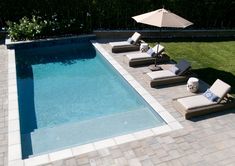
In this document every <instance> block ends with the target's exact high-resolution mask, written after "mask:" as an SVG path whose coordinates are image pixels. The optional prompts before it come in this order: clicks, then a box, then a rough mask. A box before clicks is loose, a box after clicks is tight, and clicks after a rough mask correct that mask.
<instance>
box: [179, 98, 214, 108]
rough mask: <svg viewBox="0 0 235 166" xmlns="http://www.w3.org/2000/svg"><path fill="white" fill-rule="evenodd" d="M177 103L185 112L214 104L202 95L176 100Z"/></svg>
mask: <svg viewBox="0 0 235 166" xmlns="http://www.w3.org/2000/svg"><path fill="white" fill-rule="evenodd" d="M177 101H178V102H179V103H180V104H181V105H182V106H183V107H184V108H185V109H187V110H189V109H193V108H199V107H203V106H209V105H213V104H216V102H212V101H210V100H209V99H207V98H206V97H205V96H203V95H196V96H190V97H184V98H180V99H177Z"/></svg>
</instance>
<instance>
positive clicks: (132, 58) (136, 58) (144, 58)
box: [125, 44, 170, 67]
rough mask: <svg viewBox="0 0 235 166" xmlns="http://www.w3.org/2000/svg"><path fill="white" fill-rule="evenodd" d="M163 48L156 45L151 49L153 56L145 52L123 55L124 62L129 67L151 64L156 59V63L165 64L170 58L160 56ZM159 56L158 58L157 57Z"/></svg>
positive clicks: (164, 55) (163, 55)
mask: <svg viewBox="0 0 235 166" xmlns="http://www.w3.org/2000/svg"><path fill="white" fill-rule="evenodd" d="M164 49H165V48H164V47H163V46H162V45H160V44H157V45H156V46H154V47H153V48H152V50H153V51H154V54H153V55H151V54H149V53H147V52H138V53H131V54H126V55H125V61H126V62H127V63H129V66H131V67H134V66H139V65H148V64H153V63H154V62H155V59H156V58H157V63H165V62H169V61H170V57H169V56H167V55H166V54H161V53H162V52H163V51H164ZM159 55H160V56H159Z"/></svg>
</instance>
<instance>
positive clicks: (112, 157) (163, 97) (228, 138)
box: [0, 42, 235, 166]
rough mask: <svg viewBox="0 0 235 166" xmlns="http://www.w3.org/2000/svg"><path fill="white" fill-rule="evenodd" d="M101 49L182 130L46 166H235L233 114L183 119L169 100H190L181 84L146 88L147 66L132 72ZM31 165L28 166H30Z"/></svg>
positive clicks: (0, 67) (0, 141)
mask: <svg viewBox="0 0 235 166" xmlns="http://www.w3.org/2000/svg"><path fill="white" fill-rule="evenodd" d="M100 43H102V47H103V48H104V49H105V50H107V51H108V52H109V54H110V55H111V56H112V57H113V58H114V59H115V60H116V61H117V62H118V63H119V64H120V65H121V66H122V67H123V68H124V69H125V70H127V71H128V72H129V73H130V74H131V75H132V76H133V77H134V78H135V80H137V81H138V82H139V83H140V85H141V86H142V87H144V88H145V89H146V90H147V91H148V92H149V93H150V94H151V95H152V96H153V97H154V98H155V99H156V100H157V101H158V102H159V103H160V104H161V105H162V106H163V107H165V109H166V110H167V111H168V112H169V113H170V114H171V115H172V116H173V117H174V118H175V119H176V120H177V121H179V123H180V124H181V125H182V126H183V129H180V130H175V131H172V132H168V133H164V134H161V135H157V136H150V137H147V138H145V139H141V140H137V141H132V142H129V143H125V144H121V145H116V146H112V147H109V148H104V149H101V150H98V151H93V152H89V153H86V154H82V155H78V156H75V157H72V158H68V159H65V160H58V161H54V162H51V163H49V164H47V165H48V166H62V165H63V166H64V165H65V166H75V165H79V166H88V165H91V166H99V165H100V166H105V165H107V166H112V165H117V166H124V165H131V166H141V165H143V166H151V165H158V166H181V165H182V166H188V165H190V166H196V165H198V166H202V165H203V166H204V165H213V166H214V165H221V166H224V165H228V166H229V165H231V166H232V165H234V163H235V125H234V122H235V116H234V112H235V109H234V110H230V111H224V112H221V113H214V114H211V115H206V116H202V117H199V118H195V119H193V120H185V119H184V118H183V116H182V115H181V114H180V113H179V112H177V111H176V110H175V109H174V108H173V106H172V99H173V98H177V97H182V96H188V95H191V93H189V92H187V90H186V86H185V84H183V85H175V86H168V87H166V86H165V87H162V88H159V89H156V88H151V87H150V84H149V81H150V80H149V78H148V77H147V76H146V72H149V69H148V68H147V67H138V68H131V67H128V65H127V64H126V63H125V61H124V56H123V55H124V54H123V53H120V54H112V53H111V52H110V47H109V45H108V44H106V43H105V42H100ZM7 62H8V59H7V51H6V48H5V46H3V45H0V87H1V89H0V101H1V102H0V166H1V165H7V131H8V126H7V118H8V115H7V112H8V110H7V108H8V105H7V103H8V101H7V95H8V94H7V78H8V77H7V73H8V71H7V64H8V63H7ZM32 164H33V163H32Z"/></svg>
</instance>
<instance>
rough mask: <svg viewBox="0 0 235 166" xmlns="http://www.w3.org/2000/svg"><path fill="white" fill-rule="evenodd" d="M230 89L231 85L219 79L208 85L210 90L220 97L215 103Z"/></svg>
mask: <svg viewBox="0 0 235 166" xmlns="http://www.w3.org/2000/svg"><path fill="white" fill-rule="evenodd" d="M230 89H231V86H230V85H228V84H227V83H225V82H223V81H221V80H220V79H217V80H216V81H215V82H214V84H213V85H212V86H211V87H210V91H211V92H212V93H213V94H215V95H216V96H218V97H219V98H220V99H219V100H218V101H217V103H219V102H220V101H221V100H222V99H223V98H224V96H225V95H226V94H227V93H228V91H229V90H230Z"/></svg>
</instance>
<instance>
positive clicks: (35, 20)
mask: <svg viewBox="0 0 235 166" xmlns="http://www.w3.org/2000/svg"><path fill="white" fill-rule="evenodd" d="M7 25H8V26H9V27H8V29H7V31H8V33H9V36H10V38H11V39H12V40H14V41H16V40H31V39H35V38H37V37H39V36H40V35H41V34H42V33H43V29H44V28H45V27H46V26H47V22H46V21H42V20H40V17H36V16H33V17H32V19H29V18H27V17H23V18H22V19H20V21H19V23H16V22H7Z"/></svg>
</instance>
